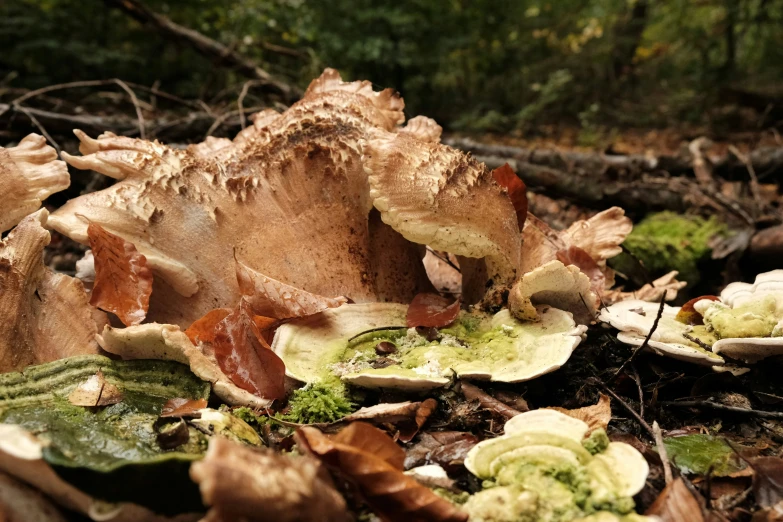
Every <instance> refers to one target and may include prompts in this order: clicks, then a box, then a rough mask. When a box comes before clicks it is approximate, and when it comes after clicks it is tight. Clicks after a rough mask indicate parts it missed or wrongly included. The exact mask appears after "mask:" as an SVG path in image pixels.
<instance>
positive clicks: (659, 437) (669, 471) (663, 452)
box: [652, 421, 672, 486]
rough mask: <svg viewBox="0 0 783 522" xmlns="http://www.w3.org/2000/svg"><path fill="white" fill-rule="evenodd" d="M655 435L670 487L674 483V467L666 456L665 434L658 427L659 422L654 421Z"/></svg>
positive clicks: (664, 472)
mask: <svg viewBox="0 0 783 522" xmlns="http://www.w3.org/2000/svg"><path fill="white" fill-rule="evenodd" d="M652 429H653V434H654V435H655V446H656V447H657V448H658V455H659V456H660V457H661V462H663V477H664V480H665V481H666V485H667V486H668V485H669V484H671V482H672V465H671V463H670V462H669V456H668V455H667V454H666V445H665V444H664V443H663V434H662V433H661V427H660V426H658V421H654V422H653V425H652Z"/></svg>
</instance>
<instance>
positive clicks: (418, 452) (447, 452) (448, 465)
mask: <svg viewBox="0 0 783 522" xmlns="http://www.w3.org/2000/svg"><path fill="white" fill-rule="evenodd" d="M478 441H479V440H478V438H477V437H476V436H475V435H473V434H472V433H467V432H462V431H435V432H429V433H422V434H421V435H419V442H417V443H416V444H415V445H413V446H411V447H410V448H408V450H407V451H406V453H405V469H410V468H414V467H417V466H422V465H424V464H438V465H439V466H441V467H443V468H445V469H446V470H457V469H458V468H460V467H461V466H462V465H463V462H464V461H465V457H466V456H467V454H468V451H470V449H471V448H472V447H473V446H475V445H476V444H478Z"/></svg>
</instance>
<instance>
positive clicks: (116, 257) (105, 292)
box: [87, 223, 152, 326]
mask: <svg viewBox="0 0 783 522" xmlns="http://www.w3.org/2000/svg"><path fill="white" fill-rule="evenodd" d="M87 236H88V237H89V239H90V248H91V249H92V253H93V257H94V258H95V284H94V285H93V288H92V294H91V297H90V304H91V305H93V306H96V307H98V308H100V309H101V310H105V311H107V312H111V313H113V314H115V315H116V316H117V317H119V318H120V321H122V323H123V324H124V325H125V326H130V325H134V324H139V323H141V322H142V321H143V320H144V318H145V317H146V316H147V310H149V306H150V294H152V271H151V270H150V269H149V268H147V258H146V257H144V256H143V255H141V254H140V253H139V252H138V251H137V250H136V247H135V246H133V244H132V243H129V242H128V241H125V240H124V239H122V238H121V237H119V236H115V235H114V234H112V233H111V232H109V231H107V230H106V229H104V228H103V227H102V226H100V225H97V224H95V223H90V225H89V226H88V227H87Z"/></svg>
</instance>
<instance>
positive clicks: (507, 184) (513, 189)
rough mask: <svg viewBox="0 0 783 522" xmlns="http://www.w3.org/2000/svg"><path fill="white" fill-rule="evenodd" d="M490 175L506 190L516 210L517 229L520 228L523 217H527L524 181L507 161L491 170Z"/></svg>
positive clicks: (523, 221)
mask: <svg viewBox="0 0 783 522" xmlns="http://www.w3.org/2000/svg"><path fill="white" fill-rule="evenodd" d="M492 177H493V178H495V181H497V183H498V185H500V186H501V187H503V188H505V189H506V191H508V197H509V199H511V203H512V204H513V205H514V210H516V211H517V223H518V224H519V230H522V227H524V226H525V219H526V218H527V187H526V186H525V183H524V182H523V181H522V180H521V179H519V176H517V174H516V173H515V172H514V169H512V168H511V166H509V164H508V163H506V164H505V165H503V166H502V167H498V168H496V169H495V170H493V171H492Z"/></svg>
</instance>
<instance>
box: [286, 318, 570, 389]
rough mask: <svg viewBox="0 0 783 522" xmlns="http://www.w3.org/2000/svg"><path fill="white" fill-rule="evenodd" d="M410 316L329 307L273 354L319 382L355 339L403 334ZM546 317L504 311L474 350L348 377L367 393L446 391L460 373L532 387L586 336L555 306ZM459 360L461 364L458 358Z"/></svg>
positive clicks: (291, 332)
mask: <svg viewBox="0 0 783 522" xmlns="http://www.w3.org/2000/svg"><path fill="white" fill-rule="evenodd" d="M406 312H407V307H406V306H404V305H398V304H382V303H377V304H361V305H351V304H348V305H343V306H341V307H339V308H333V309H328V310H325V311H323V312H321V313H320V314H316V315H312V316H309V317H303V318H299V319H295V320H292V321H289V322H287V323H286V324H284V325H282V326H281V327H280V328H278V330H277V333H276V334H275V338H274V341H273V342H272V349H273V350H274V351H275V353H277V355H278V356H280V358H281V359H282V360H283V362H285V365H286V372H287V375H288V376H289V377H292V378H294V379H297V380H300V381H303V382H308V383H309V382H318V381H320V380H323V379H324V378H325V377H328V376H329V373H328V372H329V371H330V367H331V366H332V365H335V364H337V363H339V361H340V360H341V356H343V354H345V352H346V350H347V349H348V345H349V342H350V341H351V340H353V339H354V338H356V337H358V336H359V335H360V334H362V333H364V332H371V331H375V330H381V329H391V328H402V327H401V325H404V324H405V315H406ZM539 312H540V315H541V321H540V322H537V323H522V322H519V321H517V320H516V319H514V318H513V317H511V315H510V314H509V312H508V310H501V311H500V312H498V313H497V314H495V315H494V316H491V317H490V316H486V318H485V321H484V323H485V326H484V327H483V328H485V329H487V332H490V331H491V332H494V334H493V335H490V336H485V337H481V336H479V337H477V338H476V339H478V340H476V341H475V342H474V341H472V340H471V339H470V338H466V342H467V343H468V344H469V346H464V347H463V346H460V347H459V348H455V347H454V345H452V344H443V343H440V342H439V343H435V344H421V345H415V346H414V347H412V348H410V349H409V351H407V352H406V353H405V354H403V355H402V357H403V359H402V361H403V362H404V361H405V359H404V357H405V355H406V354H409V353H413V352H417V354H418V355H416V356H415V357H418V356H421V358H422V360H423V362H422V363H421V364H418V365H417V366H413V367H410V364H409V363H405V362H404V364H400V362H399V361H398V362H397V363H395V364H391V365H389V366H387V367H385V368H378V369H375V368H366V369H359V370H353V369H350V367H349V369H348V370H346V371H345V372H344V373H343V374H342V375H341V379H342V380H343V381H345V382H349V383H351V384H355V385H358V386H363V387H366V388H396V389H406V390H427V389H431V388H437V387H441V386H444V385H446V384H448V383H449V382H450V379H451V378H452V377H453V376H454V375H456V376H459V377H461V378H476V379H489V380H492V381H498V382H522V381H528V380H530V379H533V378H535V377H538V376H540V375H543V374H545V373H549V372H552V371H554V370H556V369H558V368H560V367H561V366H562V365H563V364H565V362H566V361H567V360H568V358H569V357H570V356H571V353H572V352H573V350H574V349H575V348H576V346H577V345H578V344H579V343H580V342H581V339H582V338H581V336H582V334H583V333H584V331H585V328H584V327H582V326H576V325H575V324H574V321H573V318H572V317H571V314H569V313H568V312H564V311H562V310H557V309H555V308H551V307H540V310H539ZM481 331H482V332H483V331H484V330H481ZM444 332H445V331H444ZM485 333H486V332H485ZM445 342H446V341H444V343H445ZM406 350H407V349H406ZM454 356H456V357H457V359H456V360H451V359H452V358H453V357H454Z"/></svg>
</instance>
